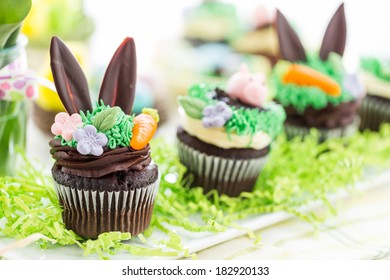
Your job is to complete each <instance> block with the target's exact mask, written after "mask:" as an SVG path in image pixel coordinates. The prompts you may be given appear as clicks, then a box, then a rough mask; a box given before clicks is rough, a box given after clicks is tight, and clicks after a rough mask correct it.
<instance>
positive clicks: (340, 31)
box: [276, 3, 347, 62]
mask: <svg viewBox="0 0 390 280" xmlns="http://www.w3.org/2000/svg"><path fill="white" fill-rule="evenodd" d="M276 28H277V33H278V40H279V47H280V55H281V58H282V59H285V60H288V61H292V62H294V61H304V62H305V61H306V60H307V59H306V52H305V49H304V47H303V45H302V43H301V41H300V39H299V37H298V35H297V34H296V33H295V31H294V29H293V28H292V27H291V26H290V24H289V23H288V21H287V19H286V18H285V16H284V15H283V14H282V13H281V12H280V11H279V10H277V12H276ZM346 38H347V24H346V20H345V11H344V3H342V4H341V5H340V6H339V8H338V9H337V11H336V12H335V14H334V15H333V17H332V19H331V20H330V22H329V24H328V27H327V29H326V32H325V35H324V37H323V39H322V44H321V48H320V52H319V55H320V59H321V60H324V61H325V60H327V59H328V56H329V54H330V53H331V52H335V53H338V54H339V55H340V56H342V55H343V54H344V49H345V43H346Z"/></svg>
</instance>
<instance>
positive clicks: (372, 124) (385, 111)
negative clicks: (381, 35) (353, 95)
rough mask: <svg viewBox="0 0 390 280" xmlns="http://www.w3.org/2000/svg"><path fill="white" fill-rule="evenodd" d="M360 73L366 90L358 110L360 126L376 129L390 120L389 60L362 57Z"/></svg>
mask: <svg viewBox="0 0 390 280" xmlns="http://www.w3.org/2000/svg"><path fill="white" fill-rule="evenodd" d="M360 75H361V78H362V80H363V82H364V85H365V88H366V91H367V96H366V98H364V100H363V102H362V105H361V107H360V110H359V114H360V118H361V124H360V128H361V129H362V130H364V129H370V130H373V131H378V130H379V128H380V126H381V124H383V123H389V122H390V62H389V61H388V60H384V59H379V58H375V57H363V58H362V59H361V60H360Z"/></svg>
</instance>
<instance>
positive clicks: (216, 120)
mask: <svg viewBox="0 0 390 280" xmlns="http://www.w3.org/2000/svg"><path fill="white" fill-rule="evenodd" d="M232 115H233V111H232V109H231V108H230V107H229V106H228V105H227V104H226V103H225V102H222V101H218V102H217V103H215V104H214V105H208V106H206V107H205V108H204V109H203V118H202V124H203V127H205V128H210V127H223V126H224V125H225V123H226V122H227V121H228V120H230V118H231V117H232Z"/></svg>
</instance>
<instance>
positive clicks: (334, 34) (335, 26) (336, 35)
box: [320, 3, 347, 60]
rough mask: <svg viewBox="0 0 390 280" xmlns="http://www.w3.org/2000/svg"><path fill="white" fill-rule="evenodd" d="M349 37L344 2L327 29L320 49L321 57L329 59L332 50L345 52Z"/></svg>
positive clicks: (340, 53)
mask: <svg viewBox="0 0 390 280" xmlns="http://www.w3.org/2000/svg"><path fill="white" fill-rule="evenodd" d="M346 39H347V23H346V21H345V11H344V3H342V4H341V5H340V7H339V8H338V9H337V11H336V12H335V14H334V15H333V17H332V19H331V20H330V22H329V24H328V27H327V29H326V32H325V35H324V39H323V40H322V45H321V49H320V58H321V59H322V60H327V59H328V55H329V53H331V52H335V53H338V54H339V55H341V56H342V55H343V54H344V49H345V43H346Z"/></svg>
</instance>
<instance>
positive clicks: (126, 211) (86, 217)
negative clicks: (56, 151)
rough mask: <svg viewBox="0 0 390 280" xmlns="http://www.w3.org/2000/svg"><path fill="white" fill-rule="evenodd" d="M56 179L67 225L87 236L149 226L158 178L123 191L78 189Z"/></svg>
mask: <svg viewBox="0 0 390 280" xmlns="http://www.w3.org/2000/svg"><path fill="white" fill-rule="evenodd" d="M54 183H55V188H56V191H57V194H58V196H59V200H60V203H61V205H62V206H63V209H64V211H63V213H62V218H63V221H64V223H65V225H66V227H67V229H70V230H73V231H74V232H75V233H76V234H78V235H80V236H82V237H85V238H92V239H93V238H97V237H98V235H99V234H100V233H103V232H110V231H120V232H130V233H131V234H132V235H137V234H139V233H142V232H143V231H144V230H145V229H147V228H148V226H149V224H150V220H151V216H152V211H153V206H154V200H155V198H156V195H157V192H158V188H159V184H160V174H159V177H158V179H157V180H156V181H155V182H154V183H153V184H150V185H147V186H145V187H142V188H134V189H129V190H121V191H96V190H79V189H76V188H70V187H67V186H63V185H61V184H58V183H56V182H54Z"/></svg>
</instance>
